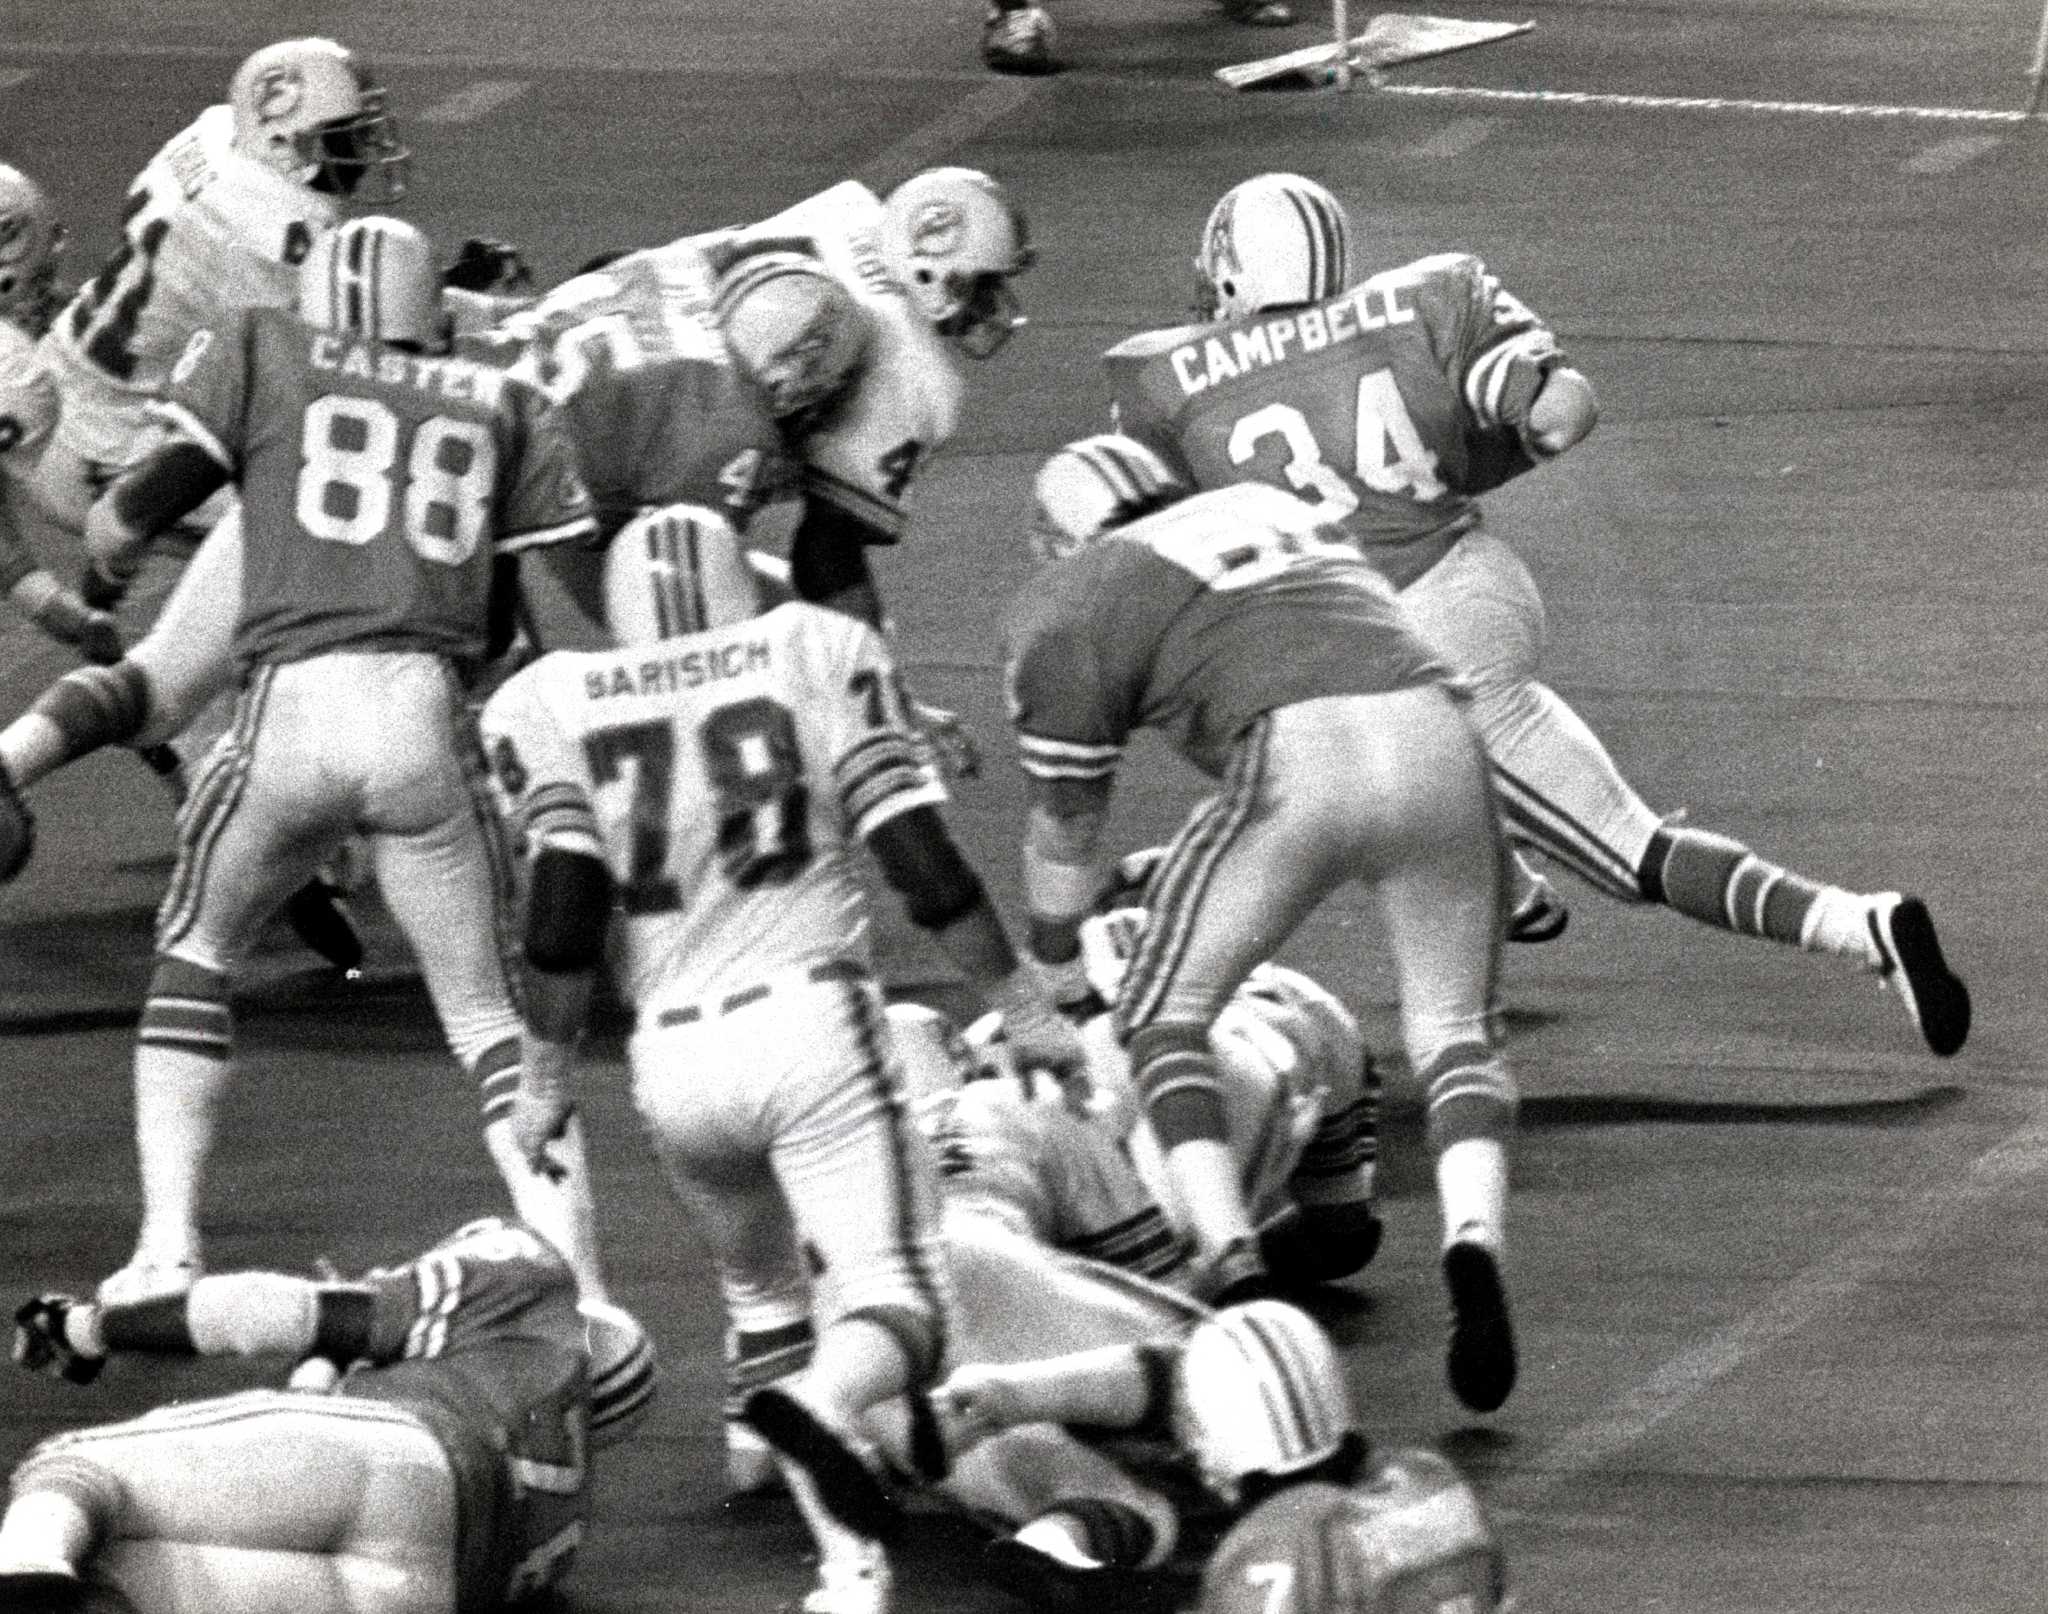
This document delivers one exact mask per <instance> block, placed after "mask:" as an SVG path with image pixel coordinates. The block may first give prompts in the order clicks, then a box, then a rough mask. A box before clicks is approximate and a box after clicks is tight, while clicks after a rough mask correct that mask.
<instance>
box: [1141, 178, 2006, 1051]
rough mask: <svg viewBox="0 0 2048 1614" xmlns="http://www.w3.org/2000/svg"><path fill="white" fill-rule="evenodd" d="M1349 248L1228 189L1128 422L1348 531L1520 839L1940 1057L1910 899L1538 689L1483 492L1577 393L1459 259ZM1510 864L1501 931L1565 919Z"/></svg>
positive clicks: (1925, 934)
mask: <svg viewBox="0 0 2048 1614" xmlns="http://www.w3.org/2000/svg"><path fill="white" fill-rule="evenodd" d="M1349 240H1350V224H1349V221H1348V219H1347V216H1346V214H1345V212H1344V209H1343V206H1342V204H1341V203H1339V202H1338V200H1337V199H1336V197H1334V196H1333V195H1331V193H1330V192H1329V191H1328V190H1327V189H1326V188H1325V187H1323V186H1321V185H1319V184H1317V183H1316V182H1315V181H1313V180H1310V179H1305V178H1303V177H1302V176H1301V175H1298V174H1261V175H1259V176H1257V177H1256V178H1253V179H1250V180H1246V181H1245V182H1244V183H1243V184H1241V185H1237V186H1235V187H1233V188H1232V189H1231V190H1230V191H1229V192H1227V193H1226V194H1225V195H1224V196H1223V198H1222V199H1221V200H1220V201H1219V202H1218V203H1217V204H1216V206H1215V208H1214V209H1212V210H1211V212H1210V215H1209V219H1208V223H1207V225H1206V227H1205V229H1204V231H1203V237H1202V245H1201V251H1200V255H1199V257H1198V258H1197V260H1196V267H1197V271H1198V273H1199V274H1200V276H1201V279H1202V285H1203V292H1204V296H1205V298H1206V300H1207V302H1208V304H1209V312H1210V313H1212V314H1213V315H1214V316H1215V317H1214V318H1213V319H1211V321H1210V322H1209V323H1205V324H1200V325H1182V326H1176V327H1173V328H1170V329H1165V330H1157V331H1147V332H1144V333H1142V334H1140V335H1137V336H1134V337H1131V338H1130V339H1129V340H1127V341H1124V342H1121V343H1119V344H1118V345H1117V346H1116V347H1114V348H1112V349H1111V350H1110V352H1109V354H1108V355H1107V358H1106V360H1105V363H1106V364H1107V366H1108V369H1109V372H1110V376H1111V380H1112V384H1113V387H1114V391H1115V399H1116V413H1117V419H1118V420H1119V422H1120V424H1121V428H1122V429H1123V430H1124V431H1127V432H1129V433H1130V434H1131V435H1133V436H1135V437H1138V438H1141V439H1142V440H1143V441H1145V442H1146V443H1147V444H1149V445H1150V446H1151V447H1152V448H1154V449H1156V450H1157V451H1159V452H1160V453H1161V454H1162V455H1164V456H1165V458H1166V460H1167V462H1168V463H1169V464H1172V465H1175V466H1177V467H1178V468H1180V469H1181V470H1182V472H1183V473H1184V474H1185V475H1187V476H1188V477H1189V478H1190V479H1191V480H1192V481H1193V482H1194V484H1195V485H1196V486H1197V487H1203V488H1210V487H1218V486H1222V485H1226V484H1229V483H1233V482H1240V481H1247V480H1249V481H1256V482H1261V483H1265V484H1267V485H1270V486H1274V487H1285V488H1290V489H1292V490H1294V491H1296V492H1298V493H1300V494H1301V495H1302V496H1303V497H1305V498H1309V499H1312V500H1313V501H1314V502H1315V504H1316V506H1317V509H1318V511H1319V513H1321V514H1322V515H1323V516H1324V517H1325V518H1327V519H1328V520H1330V521H1331V522H1333V523H1334V524H1335V525H1336V526H1337V527H1338V528H1339V529H1340V530H1341V531H1342V532H1343V533H1344V534H1345V536H1347V537H1348V538H1350V539H1351V540H1352V541H1353V542H1355V543H1356V544H1358V546H1359V547H1360V548H1361V550H1363V552H1364V553H1365V555H1366V557H1367V559H1369V560H1370V561H1372V563H1373V564H1374V565H1375V566H1376V567H1378V568H1379V569H1380V570H1381V571H1382V572H1383V573H1384V574H1385V575H1386V576H1387V578H1388V579H1389V580H1390V581H1391V582H1392V583H1393V584H1394V585H1395V587H1397V588H1398V589H1400V591H1401V603H1402V606H1403V607H1404V609H1405V610H1406V611H1407V613H1408V616H1409V619H1410V621H1412V622H1413V623H1414V625H1415V629H1416V631H1417V632H1418V633H1419V634H1420V635H1421V636H1422V638H1423V639H1424V640H1425V641H1426V642H1427V643H1428V644H1429V645H1430V647H1431V648H1432V649H1433V650H1435V651H1436V652H1437V654H1439V655H1440V656H1442V657H1443V659H1444V661H1445V662H1446V663H1447V664H1448V665H1449V666H1450V667H1451V669H1452V670H1453V671H1454V672H1455V673H1456V674H1457V675H1458V676H1459V677H1460V678H1461V679H1463V680H1464V681H1465V682H1466V683H1468V684H1469V685H1470V687H1471V689H1472V721H1473V725H1474V726H1475V727H1476V728H1477V729H1478V731H1479V734H1480V737H1481V739H1482V740H1483V741H1484V742H1485V745H1486V749H1487V754H1488V756H1489V758H1490V759H1491V762H1492V765H1493V770H1494V778H1495V781H1496V785H1497V788H1498V790H1499V794H1500V798H1501V810H1502V812H1503V814H1504V815H1505V817H1506V820H1507V824H1508V828H1509V832H1510V834H1512V835H1513V836H1514V837H1515V838H1516V840H1517V841H1519V842H1522V843H1525V844H1527V845H1531V846H1534V847H1535V848H1537V849H1538V850H1540V851H1541V852H1543V853H1544V854H1545V855H1546V856H1547V857H1549V858H1551V859H1553V860H1554V861H1556V862H1558V863H1559V864H1561V865H1563V866H1564V867H1565V868H1567V869H1570V870H1571V871H1572V872H1573V873H1574V874H1577V875H1578V876H1580V878H1582V879H1584V880H1585V881H1587V882H1588V883H1589V884H1590V885H1592V886H1593V888H1594V889H1595V890H1598V891H1602V892H1605V893H1606V894H1607V895H1609V896H1611V897H1615V898H1617V899H1619V900H1621V901H1623V902H1649V903H1656V904H1658V905H1660V906H1663V907H1667V908H1670V909H1672V910H1674V911H1676V912H1678V913H1682V914H1685V915H1686V916H1687V917H1688V918H1692V919H1696V920H1698V921H1700V922H1701V923H1702V924H1706V925H1711V926H1713V927H1714V928H1715V929H1718V930H1727V931H1732V932H1734V933H1735V934H1737V935H1746V936H1758V937H1762V938H1764V939H1766V940H1770V941H1775V942H1778V943H1781V944H1784V945H1786V946H1792V947H1797V948H1800V949H1801V950H1803V951H1806V952H1812V953H1827V954H1832V955H1834V956H1836V957H1839V958H1844V959H1847V960H1849V961H1850V962H1852V963H1854V964H1856V965H1857V966H1859V967H1861V968H1864V969H1868V970H1871V971H1873V972H1875V973H1876V974H1877V975H1878V976H1879V978H1880V979H1881V980H1882V981H1883V982H1884V983H1885V984H1886V985H1887V986H1888V987H1890V988H1892V989H1893V990H1895V991H1896V992H1897V993H1898V995H1899V997H1900V998H1901V1000H1902V1001H1903V1003H1904V1005H1905V1008H1906V1011H1907V1013H1908V1015H1909V1016H1910V1017H1911V1019H1912V1021H1913V1024H1914V1026H1915V1028H1916V1029H1917V1030H1918V1031H1919V1033H1920V1035H1921V1036H1922V1038H1923V1039H1924V1040H1925V1041H1926V1043H1927V1045H1928V1047H1930V1048H1931V1049H1932V1050H1933V1051H1934V1052H1935V1053H1937V1054H1940V1055H1944V1056H1946V1055H1949V1054H1953V1053H1955V1052H1956V1051H1957V1050H1958V1049H1960V1048H1961V1047H1962V1045H1963V1042H1964V1040H1965V1039H1966V1038H1967V1037H1968V1035H1969V1030H1970V995H1969V991H1968V989H1967V988H1966V987H1965V986H1964V984H1963V982H1962V981H1961V980H1960V979H1959V978H1958V977H1957V976H1956V975H1955V974H1954V972H1953V971H1951V970H1950V969H1949V967H1948V964H1947V961H1946V960H1945V958H1944V957H1943V954H1942V950H1941V944H1940V941H1939V939H1938V938H1937V936H1936V933H1935V927H1934V920H1933V918H1932V916H1931V915H1930V913H1929V911H1928V908H1927V904H1926V903H1925V902H1924V901H1922V900H1921V899H1920V898H1918V897H1913V896H1907V895H1904V894H1902V893H1900V892H1898V891H1879V892H1868V893H1866V892H1855V891H1849V890H1845V889H1844V888H1842V887H1840V886H1836V885H1831V884H1828V883H1826V882H1824V881H1819V880H1815V879H1812V878H1809V877H1808V876H1805V875H1802V874H1800V873H1797V872H1796V871H1794V870H1791V869H1787V868H1784V867H1781V866H1779V865H1776V864H1773V863H1770V862H1767V861H1766V860H1764V859H1763V858H1761V857H1759V856H1758V855H1757V854H1756V853H1755V852H1753V851H1751V850H1750V848H1749V847H1747V846H1746V845H1744V844H1743V843H1742V842H1740V841H1738V840H1736V839H1734V838H1732V837H1730V836H1727V835H1723V834H1719V833H1717V832H1715V831H1713V830H1709V829H1705V828H1701V827H1698V826H1695V825H1692V824H1687V823H1682V822H1680V821H1679V818H1678V816H1677V815H1672V816H1668V817H1667V816H1666V815H1664V814H1660V813H1658V812H1657V811H1655V810H1654V809H1653V808H1651V807H1650V806H1649V805H1648V803H1646V802H1645V801H1644V800H1643V799H1642V797H1641V796H1640V795H1638V794H1637V792H1636V790H1635V789H1634V787H1633V786H1632V785H1630V783H1629V782H1628V780H1626V779H1625V778H1623V777H1622V774H1621V772H1620V770H1619V769H1618V768H1617V767H1616V766H1615V764H1614V760H1613V759H1612V758H1611V757H1610V756H1609V755H1608V754H1607V749H1606V747H1605V746H1604V745H1603V744H1602V743H1601V741H1600V739H1599V737H1598V736H1597V735H1596V734H1594V733H1593V731H1592V730H1591V729H1590V728H1588V727H1587V726H1586V724H1585V722H1584V720H1583V719H1582V718H1581V717H1580V716H1579V715H1578V713H1576V712H1575V711H1573V710H1572V708H1571V707H1570V706H1569V705H1567V704H1566V703H1565V702H1564V701H1563V700H1562V699H1561V698H1560V697H1559V696H1558V694H1557V692H1556V691H1555V690H1553V689H1551V688H1550V687H1549V686H1548V685H1546V684H1544V683H1543V682H1542V681H1541V679H1540V677H1539V673H1540V669H1541V663H1542V656H1543V647H1544V634H1545V623H1544V613H1543V601H1542V598H1541V596H1540V595H1539V594H1538V592H1537V589H1536V584H1535V580H1534V579H1533V578H1532V577H1531V576H1530V574H1529V570H1528V568H1527V567H1526V566H1525V565H1524V564H1523V563H1522V561H1521V559H1520V557H1519V556H1517V555H1516V553H1515V551H1514V549H1513V548H1512V547H1511V546H1510V545H1509V544H1508V543H1506V542H1505V541H1503V540H1502V539H1501V538H1500V537H1499V536H1497V535H1496V534H1494V533H1493V532H1492V531H1491V530H1490V529H1488V528H1487V527H1486V526H1485V525H1484V523H1483V522H1482V520H1481V512H1480V504H1479V499H1480V496H1481V495H1483V494H1485V493H1487V492H1489V491H1490V490H1492V489H1494V488H1496V487H1498V486H1500V485H1501V484H1502V483H1503V482H1505V481H1507V480H1508V479H1510V478H1511V477H1514V476H1517V475H1519V474H1521V473H1522V472H1524V471H1527V470H1528V469H1530V468H1531V467H1532V466H1534V465H1537V464H1540V463H1541V462H1543V461H1544V460H1547V459H1551V458H1554V457H1555V456H1556V455H1558V454H1561V453H1563V452H1564V451H1565V450H1567V449H1569V448H1571V447H1572V446H1573V445H1574V444H1576V443H1577V442H1579V441H1580V440H1581V439H1583V438H1584V437H1585V435H1586V434H1587V433H1588V432H1589V431H1591V430H1592V429H1593V425H1594V422H1595V420H1596V419H1597V417H1598V406H1597V403H1596V401H1595V398H1594V394H1593V388H1592V384H1591V383H1590V382H1589V381H1587V379H1586V378H1585V377H1584V376H1583V375H1581V374H1580V373H1579V372H1578V371H1577V370H1576V369H1575V368H1573V366H1572V365H1571V363H1570V362H1569V360H1568V358H1567V356H1566V354H1565V352H1564V349H1563V345H1562V344H1561V343H1560V342H1559V341H1558V339H1557V337H1556V335H1555V333H1553V332H1552V331H1551V330H1550V328H1549V327H1548V326H1547V325H1545V324H1544V322H1543V321H1542V320H1540V319H1539V318H1537V316H1536V315H1535V314H1533V313H1532V312H1531V311H1530V310H1529V309H1528V308H1527V307H1526V306H1524V305H1523V304H1522V303H1521V302H1520V301H1519V300H1518V299H1517V298H1516V297H1514V296H1513V295H1512V294H1511V293H1510V292H1509V291H1508V290H1507V289H1506V288H1505V287H1504V286H1502V285H1501V283H1500V281H1499V279H1498V278H1497V277H1496V276H1495V275H1494V274H1493V273H1492V272H1491V271H1489V270H1488V269H1487V267H1486V265H1485V264H1483V263H1482V262H1480V260H1479V259H1477V258H1475V257H1473V256H1471V255H1470V254H1469V253H1457V252H1447V253H1439V254H1437V255H1435V256H1432V257H1427V258H1422V259H1418V260H1417V261H1415V262H1413V263H1409V264H1403V265H1400V266H1398V267H1395V268H1390V269H1385V270H1382V271H1380V272H1379V273H1377V274H1373V275H1370V276H1364V277H1358V276H1355V275H1354V274H1353V273H1352V272H1351V269H1350V266H1349V260H1350V250H1349ZM1509 866H1510V870H1511V871H1512V872H1514V873H1515V874H1516V877H1517V880H1518V886H1517V889H1516V890H1515V891H1514V892H1513V893H1512V894H1511V898H1510V902H1509V911H1510V913H1511V914H1512V915H1513V916H1514V925H1515V930H1514V931H1513V932H1511V934H1513V935H1514V937H1515V939H1518V940H1545V939H1547V938H1548V937H1550V936H1554V935H1556V934H1557V933H1558V931H1560V930H1561V929H1562V928H1563V910H1562V908H1561V907H1559V906H1558V905H1556V904H1555V902H1554V899H1550V898H1547V897H1546V895H1545V890H1544V886H1543V885H1542V884H1541V883H1540V877H1539V876H1536V875H1535V874H1534V873H1533V871H1530V870H1528V869H1527V868H1526V866H1525V865H1523V864H1522V862H1521V860H1520V859H1519V857H1517V858H1516V859H1514V860H1513V861H1511V863H1510V865H1509ZM1546 909H1549V910H1550V913H1549V917H1548V918H1546V917H1545V910H1546Z"/></svg>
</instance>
